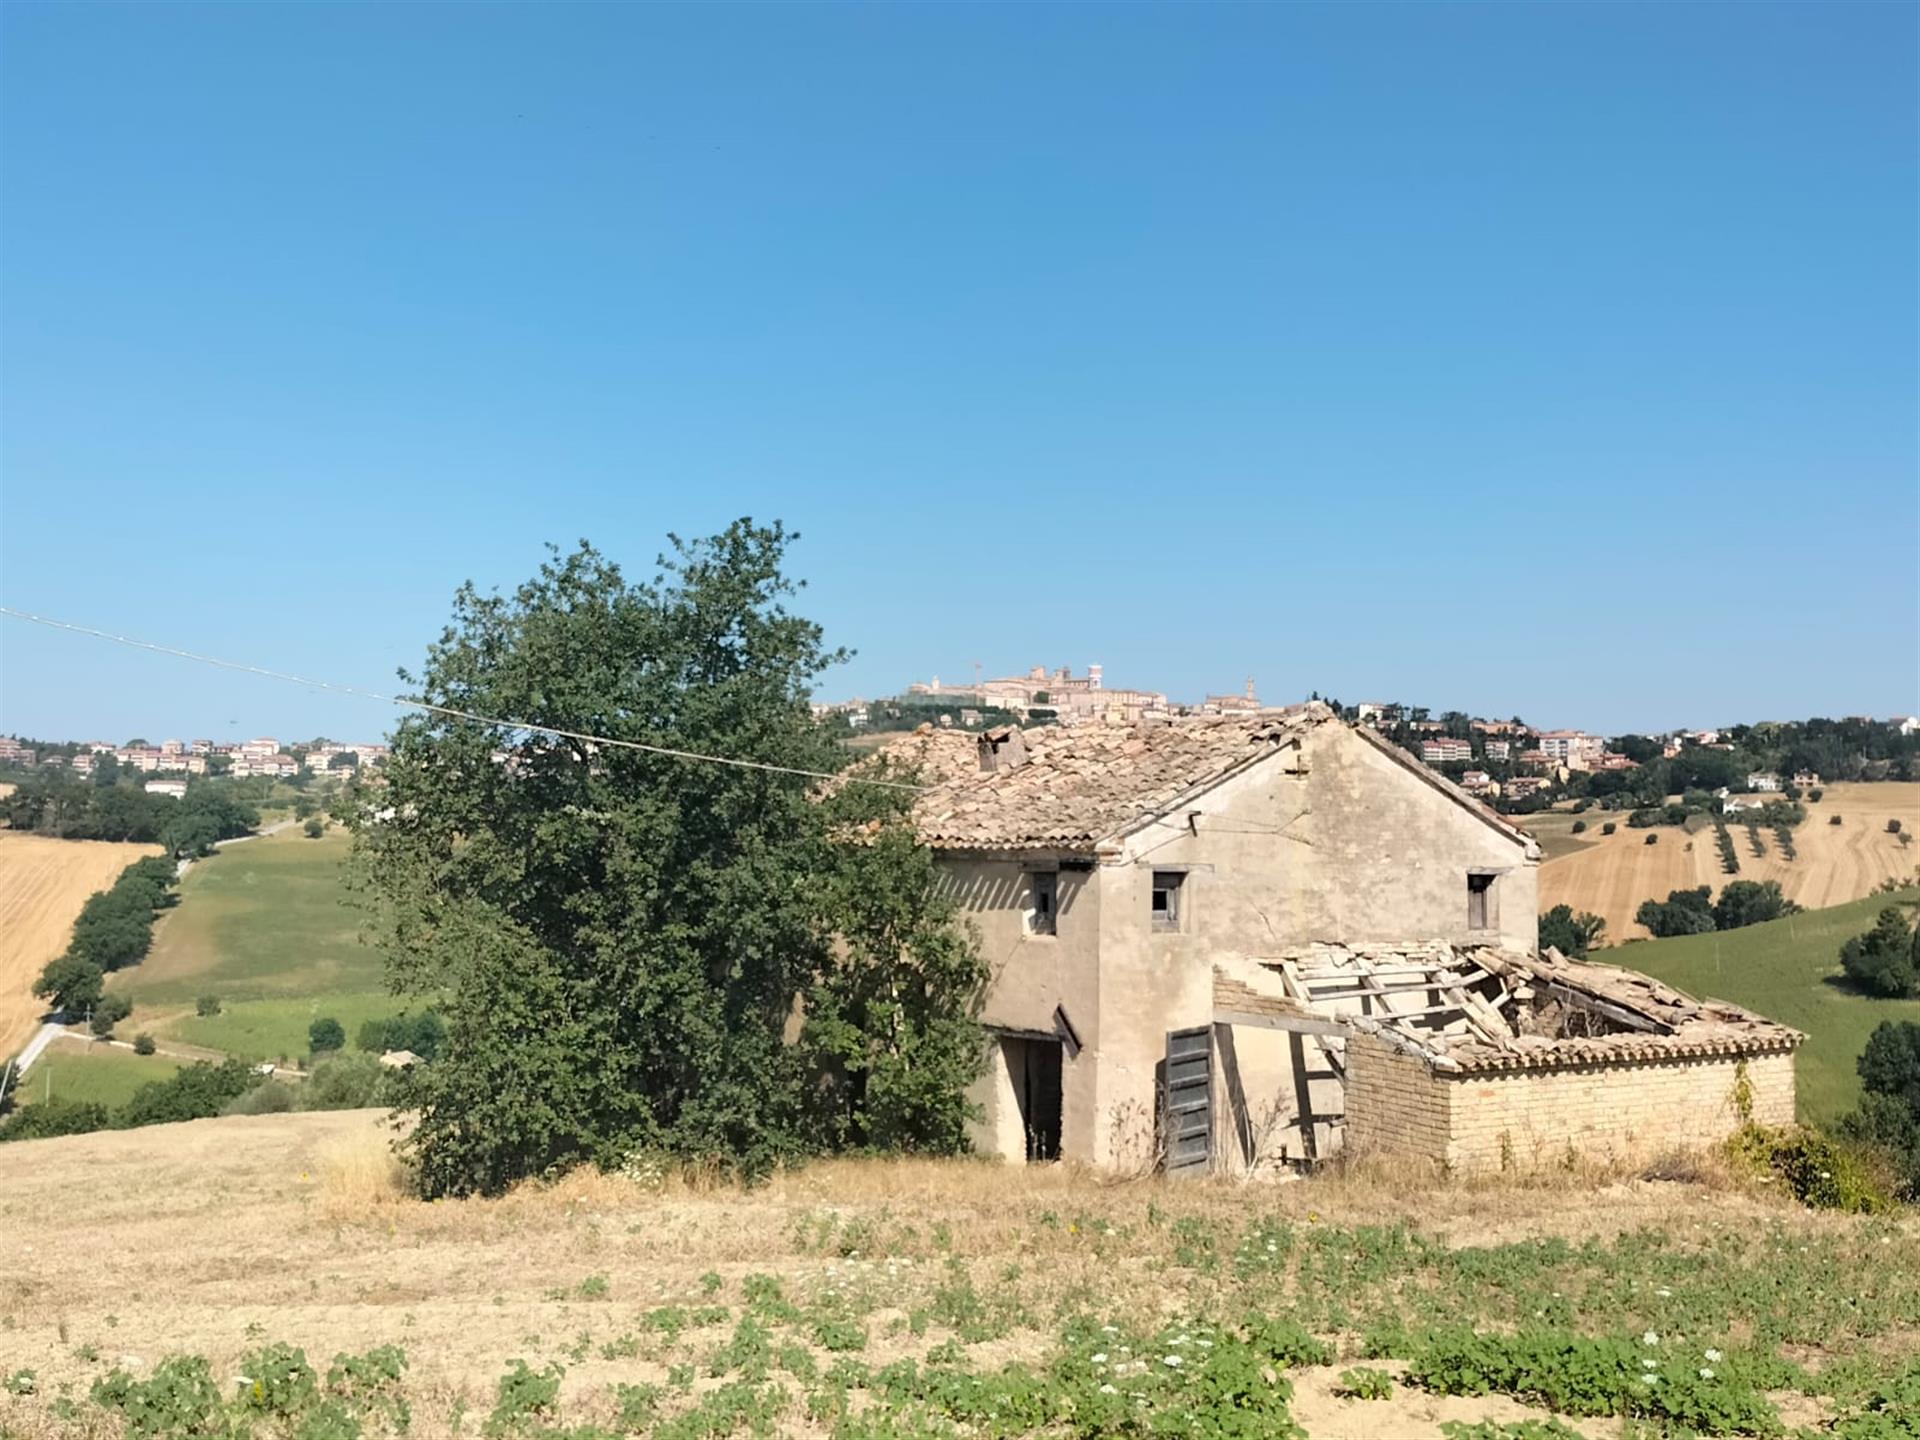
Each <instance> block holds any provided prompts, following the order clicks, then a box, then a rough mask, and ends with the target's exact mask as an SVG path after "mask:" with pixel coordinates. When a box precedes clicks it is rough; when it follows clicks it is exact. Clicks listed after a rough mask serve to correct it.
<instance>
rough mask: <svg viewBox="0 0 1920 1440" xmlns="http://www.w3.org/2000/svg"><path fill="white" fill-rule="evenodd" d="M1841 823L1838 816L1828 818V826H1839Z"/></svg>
mask: <svg viewBox="0 0 1920 1440" xmlns="http://www.w3.org/2000/svg"><path fill="white" fill-rule="evenodd" d="M1839 823H1840V817H1839V816H1838V815H1829V816H1828V817H1827V824H1829V825H1838V824H1839Z"/></svg>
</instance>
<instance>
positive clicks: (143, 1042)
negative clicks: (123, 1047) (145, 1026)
mask: <svg viewBox="0 0 1920 1440" xmlns="http://www.w3.org/2000/svg"><path fill="white" fill-rule="evenodd" d="M155 1048H156V1047H155V1045H154V1043H153V1036H151V1035H149V1034H148V1033H147V1032H146V1031H144V1030H142V1031H141V1032H140V1033H139V1034H138V1035H136V1036H134V1037H133V1053H134V1054H136V1055H151V1054H153V1052H154V1050H155Z"/></svg>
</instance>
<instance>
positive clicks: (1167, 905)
mask: <svg viewBox="0 0 1920 1440" xmlns="http://www.w3.org/2000/svg"><path fill="white" fill-rule="evenodd" d="M1186 878H1187V877H1186V875H1185V874H1184V873H1183V872H1181V871H1179V870H1156V871H1154V872H1153V928H1154V929H1156V930H1178V929H1179V928H1180V884H1181V882H1182V881H1183V880H1185V879H1186Z"/></svg>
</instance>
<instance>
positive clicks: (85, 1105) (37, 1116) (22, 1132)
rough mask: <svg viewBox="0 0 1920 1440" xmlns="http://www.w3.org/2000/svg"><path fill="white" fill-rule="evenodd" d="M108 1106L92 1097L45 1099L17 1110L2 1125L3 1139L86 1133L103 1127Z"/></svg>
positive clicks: (106, 1120) (107, 1116) (25, 1138)
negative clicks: (91, 1098) (90, 1098)
mask: <svg viewBox="0 0 1920 1440" xmlns="http://www.w3.org/2000/svg"><path fill="white" fill-rule="evenodd" d="M110 1118H111V1117H110V1116H109V1115H108V1114H107V1107H106V1106H104V1105H96V1104H95V1103H94V1102H93V1101H91V1100H43V1101H41V1102H40V1103H39V1104H38V1105H28V1106H25V1107H23V1108H22V1109H20V1110H17V1111H15V1112H14V1116H13V1118H12V1119H11V1120H9V1121H8V1122H7V1123H6V1124H5V1125H0V1140H51V1139H52V1138H53V1137H54V1136H56V1135H85V1134H87V1133H88V1132H90V1131H93V1130H104V1129H106V1128H107V1122H108V1120H109V1119H110Z"/></svg>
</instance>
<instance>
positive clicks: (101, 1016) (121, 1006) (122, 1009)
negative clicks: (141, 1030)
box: [87, 994, 133, 1038]
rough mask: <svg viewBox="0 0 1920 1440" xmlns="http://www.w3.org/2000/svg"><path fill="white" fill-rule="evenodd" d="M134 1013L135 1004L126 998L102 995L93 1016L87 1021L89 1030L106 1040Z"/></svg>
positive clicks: (94, 1008)
mask: <svg viewBox="0 0 1920 1440" xmlns="http://www.w3.org/2000/svg"><path fill="white" fill-rule="evenodd" d="M132 1013H133V1002H132V1001H131V1000H129V999H128V998H127V997H126V996H124V995H118V994H115V995H102V996H101V997H100V1000H99V1003H98V1004H96V1005H95V1006H94V1007H93V1014H92V1015H91V1016H90V1017H89V1018H88V1020H87V1028H88V1029H89V1030H91V1031H92V1032H93V1033H94V1034H96V1035H99V1036H101V1037H103V1038H104V1037H105V1036H108V1035H111V1034H113V1027H114V1026H115V1025H118V1024H119V1023H120V1022H121V1021H122V1020H124V1019H126V1018H127V1016H129V1015H131V1014H132Z"/></svg>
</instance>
